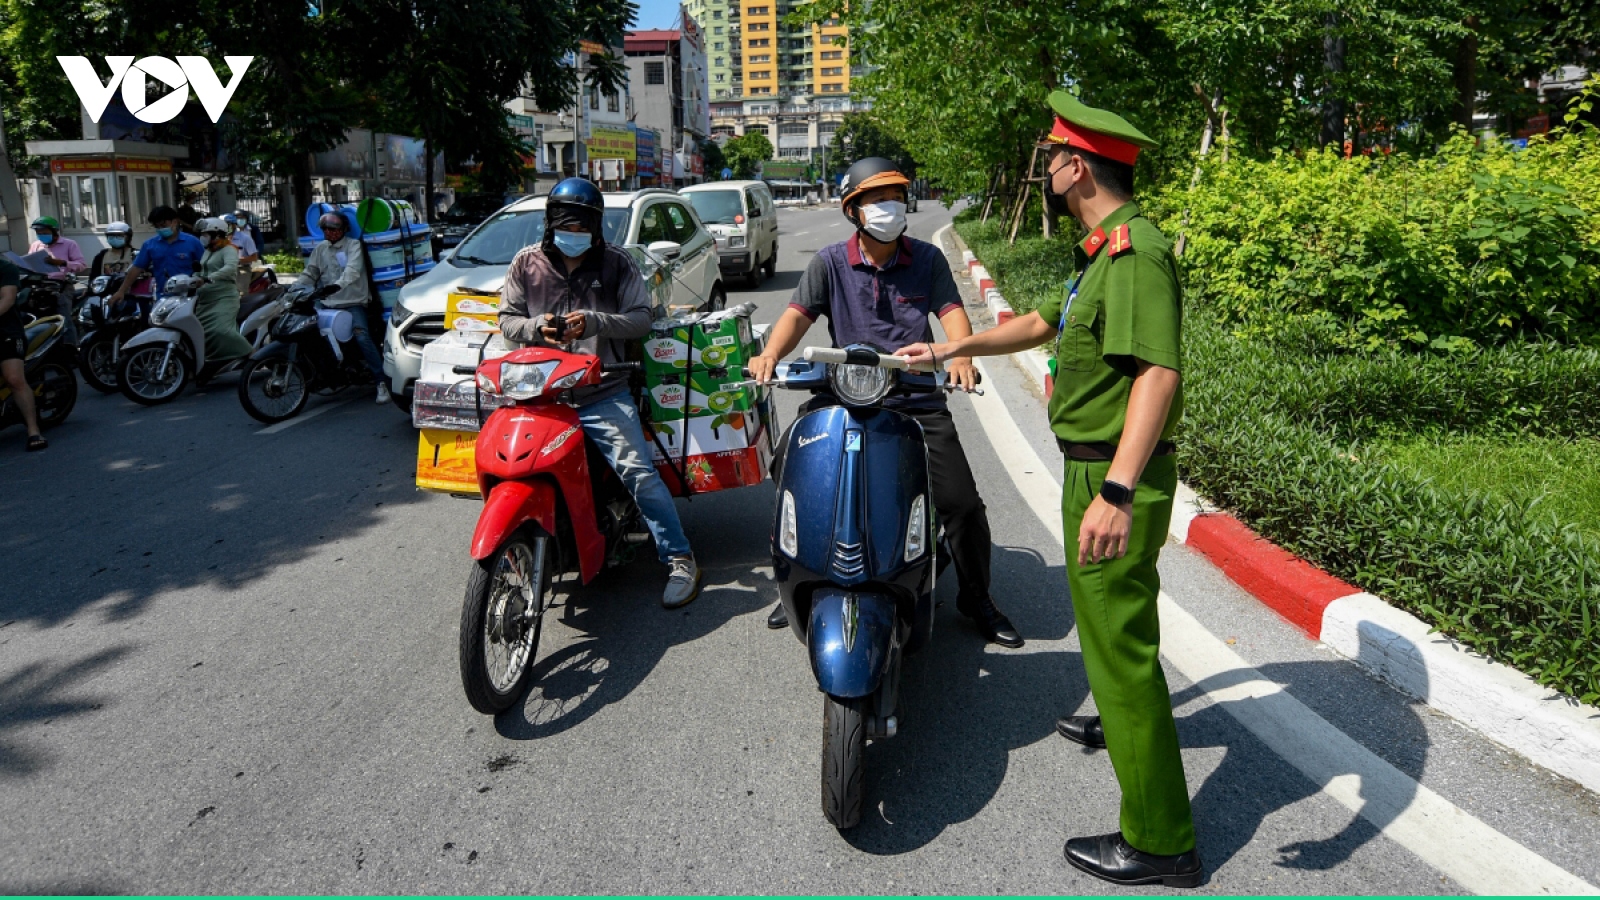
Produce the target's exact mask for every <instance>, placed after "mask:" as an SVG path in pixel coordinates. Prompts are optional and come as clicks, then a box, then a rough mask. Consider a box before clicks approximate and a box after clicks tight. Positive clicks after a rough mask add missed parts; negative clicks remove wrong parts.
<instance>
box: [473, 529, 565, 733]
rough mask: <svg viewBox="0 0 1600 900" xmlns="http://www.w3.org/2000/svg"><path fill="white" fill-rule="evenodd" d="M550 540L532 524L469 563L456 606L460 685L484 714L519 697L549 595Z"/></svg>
mask: <svg viewBox="0 0 1600 900" xmlns="http://www.w3.org/2000/svg"><path fill="white" fill-rule="evenodd" d="M554 551H555V542H554V541H553V540H552V539H551V538H550V535H548V534H546V533H545V532H544V530H543V529H540V528H538V527H537V526H534V527H530V528H526V529H523V530H520V531H518V532H517V533H516V534H514V535H512V536H511V538H510V539H509V540H507V541H506V542H505V544H503V545H501V547H500V549H498V550H496V551H495V553H494V555H493V556H491V557H489V558H488V559H485V560H480V561H476V562H474V563H473V565H472V574H471V575H469V576H468V578H467V595H466V597H465V599H464V600H463V601H462V605H461V647H460V651H461V652H460V661H461V686H462V688H464V689H465V690H466V694H467V702H468V703H470V704H472V708H473V709H475V710H477V711H478V712H481V713H484V714H486V715H494V714H495V713H499V712H504V711H505V710H507V709H510V708H511V706H512V705H513V704H514V703H516V702H517V701H518V700H520V699H521V698H522V695H523V693H524V692H525V691H527V689H528V682H529V680H530V678H531V677H532V675H533V663H534V660H535V659H537V658H538V655H539V636H540V634H541V633H542V632H543V631H544V618H545V613H546V612H548V611H549V609H550V605H551V601H552V600H553V599H554V596H555V592H554V590H552V588H551V586H550V585H551V581H552V580H553V579H554V576H555V573H554V571H553V569H554V564H555V552H554Z"/></svg>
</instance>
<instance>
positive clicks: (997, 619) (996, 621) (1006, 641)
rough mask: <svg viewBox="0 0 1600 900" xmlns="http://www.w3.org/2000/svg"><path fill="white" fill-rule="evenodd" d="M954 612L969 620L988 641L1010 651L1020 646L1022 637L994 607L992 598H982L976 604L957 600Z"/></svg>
mask: <svg viewBox="0 0 1600 900" xmlns="http://www.w3.org/2000/svg"><path fill="white" fill-rule="evenodd" d="M956 611H957V612H959V613H961V614H962V615H963V616H966V617H967V618H969V619H971V620H972V621H973V623H974V624H976V625H977V626H978V631H980V632H982V633H983V636H984V637H985V638H987V639H988V640H991V641H993V642H995V643H996V644H999V645H1000V646H1002V647H1010V648H1012V649H1016V648H1017V647H1021V646H1022V644H1023V641H1022V635H1020V634H1018V633H1017V629H1016V628H1014V627H1013V626H1012V625H1011V620H1010V619H1008V618H1006V616H1005V613H1003V612H1001V611H1000V609H999V607H996V606H995V605H994V598H993V597H984V598H983V599H982V600H980V601H978V602H976V603H969V602H967V601H966V600H957V601H956Z"/></svg>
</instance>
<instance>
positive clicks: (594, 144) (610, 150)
mask: <svg viewBox="0 0 1600 900" xmlns="http://www.w3.org/2000/svg"><path fill="white" fill-rule="evenodd" d="M633 135H634V133H633V129H632V128H618V127H614V126H609V125H591V126H590V127H589V139H588V140H587V141H585V142H584V145H585V146H586V147H588V149H589V158H590V159H623V160H627V161H628V162H633V161H634V160H636V159H638V150H637V148H636V145H635V143H634V136H633Z"/></svg>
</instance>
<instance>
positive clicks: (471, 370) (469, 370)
mask: <svg viewBox="0 0 1600 900" xmlns="http://www.w3.org/2000/svg"><path fill="white" fill-rule="evenodd" d="M450 371H451V372H454V373H455V374H457V375H476V374H477V372H478V367H477V366H451V367H450Z"/></svg>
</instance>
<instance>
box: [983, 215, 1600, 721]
mask: <svg viewBox="0 0 1600 900" xmlns="http://www.w3.org/2000/svg"><path fill="white" fill-rule="evenodd" d="M956 230H957V232H958V233H959V234H961V236H962V237H963V238H964V239H965V240H966V241H967V243H968V245H969V246H970V247H971V249H972V250H973V252H974V253H976V254H977V255H978V258H979V259H981V260H983V261H984V265H985V266H986V267H987V268H988V269H989V271H990V273H991V274H992V275H993V276H994V278H995V279H996V281H997V282H998V283H999V285H1000V289H1001V291H1002V293H1004V294H1005V295H1006V297H1007V299H1008V301H1009V302H1011V303H1012V305H1013V306H1014V307H1016V306H1019V305H1020V304H1019V302H1018V301H1019V300H1022V299H1024V298H1030V299H1031V298H1033V297H1037V296H1040V292H1041V290H1042V289H1045V288H1048V287H1053V286H1054V285H1058V284H1060V283H1061V282H1063V281H1064V280H1065V279H1066V278H1067V277H1068V276H1069V275H1070V274H1071V273H1070V266H1071V257H1070V255H1069V254H1068V253H1066V252H1065V250H1066V248H1067V246H1068V244H1067V241H1068V240H1070V237H1068V238H1062V239H1058V240H1056V241H1053V242H1046V241H1044V240H1043V239H1041V238H1039V237H1038V236H1037V235H1035V236H1032V237H1028V238H1024V239H1021V240H1019V241H1018V242H1017V245H1016V246H1015V247H1007V246H1006V244H1005V239H1004V235H1003V234H1002V233H1000V231H999V229H998V227H992V226H990V225H984V224H980V223H978V222H976V220H975V216H974V215H973V214H972V213H971V212H967V213H963V214H962V215H960V216H958V217H957V220H956ZM1191 246H1192V245H1191ZM1191 262H1192V261H1191V260H1190V259H1186V260H1185V264H1186V269H1188V273H1189V274H1188V281H1189V284H1190V285H1191V286H1192V285H1193V283H1194V282H1195V281H1196V280H1199V279H1203V278H1204V277H1206V276H1207V275H1208V274H1209V271H1207V270H1199V271H1197V270H1196V269H1195V268H1193V267H1192V265H1190V264H1191ZM1197 295H1198V296H1197ZM1206 299H1207V295H1205V294H1203V293H1202V292H1196V291H1194V290H1192V289H1191V291H1190V293H1189V296H1188V298H1187V301H1188V302H1187V304H1186V311H1185V320H1184V350H1185V372H1184V384H1185V415H1184V421H1183V425H1182V428H1181V430H1180V434H1179V438H1178V440H1179V445H1180V447H1181V451H1180V454H1179V457H1178V460H1179V467H1180V471H1181V474H1182V477H1183V478H1184V479H1185V481H1187V482H1188V483H1189V484H1190V485H1191V486H1192V487H1194V488H1195V489H1196V490H1198V491H1199V492H1200V493H1201V494H1203V495H1204V496H1206V497H1208V498H1210V499H1211V500H1213V501H1215V502H1216V503H1218V504H1220V505H1221V506H1222V507H1223V508H1225V509H1227V510H1228V511H1229V512H1231V513H1233V514H1234V515H1237V516H1238V517H1239V518H1240V519H1242V520H1243V521H1244V522H1246V523H1247V524H1249V525H1250V526H1251V527H1252V528H1254V529H1255V530H1256V531H1257V532H1258V533H1260V534H1263V535H1265V536H1266V537H1268V538H1270V539H1272V540H1274V541H1276V542H1277V543H1279V544H1280V545H1282V546H1284V547H1285V548H1287V549H1288V550H1290V551H1291V552H1294V553H1296V554H1298V555H1300V556H1302V557H1304V558H1305V559H1308V560H1310V561H1312V562H1313V563H1315V564H1317V565H1319V566H1321V567H1323V568H1324V569H1326V570H1328V571H1330V572H1332V573H1334V574H1335V575H1337V576H1339V577H1341V578H1344V579H1346V580H1348V581H1350V582H1351V583H1353V584H1356V585H1359V586H1361V587H1362V588H1363V589H1364V590H1367V591H1371V592H1372V593H1375V594H1378V595H1380V596H1382V597H1384V599H1386V600H1388V601H1389V602H1390V603H1393V604H1395V605H1396V606H1398V607H1401V608H1403V609H1406V610H1409V611H1410V612H1412V613H1413V614H1415V615H1417V616H1418V617H1419V618H1421V619H1423V621H1425V622H1428V623H1429V624H1430V625H1431V626H1433V627H1434V628H1435V629H1437V630H1439V631H1440V632H1443V633H1444V634H1447V635H1449V636H1451V637H1452V638H1454V639H1456V640H1459V641H1461V642H1462V643H1463V644H1465V645H1467V646H1468V647H1470V648H1472V649H1473V650H1475V651H1478V652H1480V653H1482V654H1484V655H1485V656H1488V657H1490V658H1492V659H1496V660H1499V661H1501V662H1504V663H1506V664H1508V665H1511V666H1514V667H1516V668H1518V669H1520V670H1522V671H1523V672H1526V673H1528V674H1529V675H1530V676H1532V677H1533V678H1535V679H1536V680H1538V681H1539V682H1540V683H1541V684H1543V685H1546V686H1548V687H1551V688H1554V689H1556V690H1558V691H1561V692H1563V693H1566V694H1569V695H1571V696H1574V697H1577V698H1578V699H1580V700H1582V701H1583V702H1587V703H1594V702H1597V701H1600V547H1597V546H1595V544H1594V543H1593V542H1590V541H1586V540H1585V538H1584V537H1583V535H1582V534H1581V533H1579V532H1578V530H1577V529H1575V528H1574V527H1572V526H1570V525H1565V524H1562V523H1560V522H1557V521H1555V520H1554V518H1553V517H1552V516H1550V515H1549V514H1547V513H1546V512H1545V511H1544V510H1543V509H1542V508H1541V507H1540V505H1539V503H1538V501H1537V499H1536V498H1534V499H1530V500H1528V501H1527V502H1523V503H1515V502H1506V501H1502V500H1496V499H1493V498H1488V497H1477V496H1462V495H1457V494H1445V493H1443V492H1440V491H1438V490H1437V489H1435V488H1434V487H1433V486H1432V484H1431V482H1429V481H1428V480H1427V479H1426V478H1425V477H1423V476H1421V475H1418V474H1417V473H1415V472H1412V471H1410V470H1407V469H1405V468H1402V467H1400V466H1397V465H1390V464H1387V463H1385V462H1383V461H1381V460H1379V459H1376V458H1368V456H1367V455H1366V453H1365V452H1364V451H1363V447H1362V442H1363V441H1366V440H1370V439H1381V438H1383V437H1385V436H1391V437H1392V436H1394V435H1407V434H1409V435H1415V434H1431V433H1438V434H1501V435H1507V436H1512V435H1515V434H1518V433H1524V432H1532V433H1538V434H1543V435H1549V436H1567V437H1585V436H1595V435H1597V434H1600V409H1597V408H1596V407H1597V406H1600V404H1596V403H1594V398H1595V397H1600V351H1595V350H1588V349H1580V348H1572V347H1564V346H1558V345H1555V344H1551V343H1538V344H1526V345H1515V344H1513V345H1507V346H1503V347H1494V348H1483V349H1480V350H1477V351H1475V352H1471V353H1429V352H1421V353H1418V352H1401V351H1399V350H1396V349H1393V348H1392V347H1391V346H1390V344H1389V343H1388V342H1378V345H1377V347H1376V348H1375V349H1372V350H1367V351H1359V352H1358V351H1352V350H1351V349H1350V348H1349V346H1348V343H1347V342H1346V341H1344V340H1342V338H1343V337H1345V336H1346V335H1343V334H1341V333H1339V332H1338V330H1337V329H1330V328H1329V327H1328V323H1327V321H1326V320H1325V319H1318V318H1316V317H1292V318H1290V319H1287V320H1285V321H1283V322H1281V323H1279V324H1278V325H1277V326H1275V327H1274V328H1271V329H1265V328H1255V329H1252V328H1248V327H1241V325H1240V323H1239V322H1238V320H1237V318H1236V317H1234V316H1232V315H1230V314H1229V312H1228V311H1226V310H1224V311H1217V310H1213V309H1212V308H1210V307H1209V306H1208V305H1207V302H1206ZM1034 302H1037V301H1036V300H1035V301H1034ZM1398 343H1400V344H1401V346H1404V345H1405V343H1406V342H1398Z"/></svg>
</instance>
